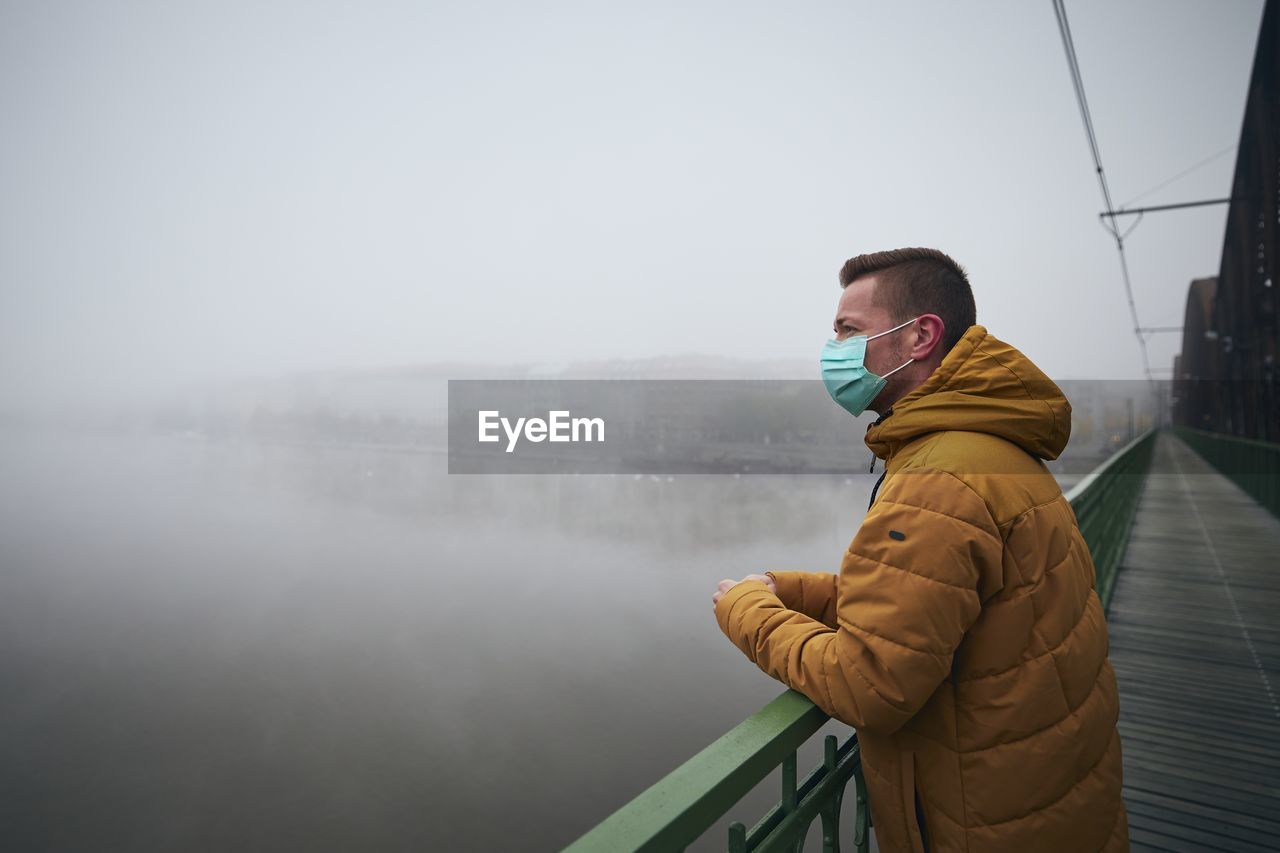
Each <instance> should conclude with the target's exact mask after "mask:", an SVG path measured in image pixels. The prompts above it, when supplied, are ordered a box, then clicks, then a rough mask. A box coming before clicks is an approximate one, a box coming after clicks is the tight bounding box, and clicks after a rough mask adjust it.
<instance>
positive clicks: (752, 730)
mask: <svg viewBox="0 0 1280 853" xmlns="http://www.w3.org/2000/svg"><path fill="white" fill-rule="evenodd" d="M829 719H830V718H829V717H828V716H827V715H826V714H825V713H823V711H822V709H820V708H819V707H818V706H817V705H814V704H813V703H812V702H810V701H809V699H808V698H807V697H805V696H804V695H803V694H801V693H797V692H796V691H794V690H788V691H786V692H785V693H783V694H782V695H781V696H779V697H778V698H776V699H774V700H773V701H772V702H770V703H769V704H768V705H765V706H764V707H763V708H761V709H760V710H759V711H756V712H755V713H754V714H752V715H751V716H750V717H747V719H745V720H743V721H742V722H741V723H739V724H738V725H736V726H734V727H733V728H732V729H730V730H729V731H728V732H726V733H724V734H723V735H721V736H720V737H719V738H717V739H716V740H715V742H713V743H712V744H711V745H710V746H708V747H706V748H705V749H703V750H702V751H701V752H699V753H698V754H697V755H695V756H693V757H692V758H690V759H689V760H688V761H686V762H685V763H684V764H681V765H680V766H679V767H677V768H676V769H675V770H672V771H671V772H670V773H668V774H667V775H666V776H664V777H663V778H662V779H661V780H659V781H658V782H656V783H654V784H653V785H651V786H649V788H648V789H646V790H645V791H644V792H643V793H641V794H640V795H639V796H637V797H636V798H635V799H634V800H632V801H631V802H629V803H627V804H626V805H625V806H623V807H622V808H620V809H619V810H618V811H616V812H614V813H613V814H612V815H610V816H609V817H607V818H605V820H604V821H603V822H602V823H600V824H599V825H597V826H596V828H595V829H593V830H591V831H590V832H588V833H587V834H586V835H584V836H582V837H581V838H579V839H578V840H577V841H575V842H574V843H573V844H571V845H569V847H567V848H566V849H565V853H585V851H596V850H599V851H609V852H610V853H614V851H620V850H646V851H647V850H660V851H669V850H678V849H681V848H683V847H684V846H685V845H687V844H688V843H689V842H690V839H693V838H696V837H697V836H699V835H701V834H702V833H703V832H705V831H706V830H707V829H709V828H710V827H711V826H712V825H713V824H714V823H715V822H716V821H718V820H720V819H721V818H722V817H724V814H725V812H727V811H728V810H729V809H730V808H731V807H732V806H733V804H734V803H736V802H738V801H739V800H740V799H742V798H743V797H744V796H745V795H746V794H747V793H748V792H749V791H750V790H751V789H752V788H754V787H755V786H756V784H757V783H759V782H760V780H761V779H764V778H765V777H766V776H768V775H769V773H771V772H772V771H774V770H775V769H777V767H778V765H779V764H781V763H782V760H783V759H784V758H785V757H786V756H787V755H789V754H791V753H792V752H794V751H795V750H796V748H797V747H799V746H800V745H801V744H803V743H804V742H805V741H807V740H808V739H809V738H810V737H812V736H813V735H814V734H815V733H816V732H817V731H818V730H819V729H821V728H822V727H823V726H824V725H825V724H826V723H827V721H828V720H829ZM635 839H644V841H643V842H642V843H641V845H640V846H638V847H637V846H633V845H634V844H635Z"/></svg>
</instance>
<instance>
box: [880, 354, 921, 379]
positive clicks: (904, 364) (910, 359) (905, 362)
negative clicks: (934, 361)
mask: <svg viewBox="0 0 1280 853" xmlns="http://www.w3.org/2000/svg"><path fill="white" fill-rule="evenodd" d="M913 361H915V359H914V358H909V359H907V360H906V361H904V362H903V363H902V364H899V365H898V366H897V367H895V368H894V369H893V370H890V371H889V372H888V373H886V374H885V375H884V376H881V377H880V378H881V379H888V378H889V377H890V376H892V375H893V374H895V373H897V372H898V371H899V370H901V369H902V368H904V367H906V366H907V365H908V364H910V363H911V362H913Z"/></svg>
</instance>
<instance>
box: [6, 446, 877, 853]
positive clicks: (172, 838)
mask: <svg viewBox="0 0 1280 853" xmlns="http://www.w3.org/2000/svg"><path fill="white" fill-rule="evenodd" d="M860 456H861V454H860ZM0 460H2V466H0V482H2V483H3V485H0V548H2V549H3V552H4V554H5V573H4V575H3V577H2V578H0V648H3V649H4V652H3V661H4V666H3V667H2V668H0V673H3V679H4V681H3V684H4V695H5V696H6V697H8V699H7V701H6V702H5V703H4V706H3V710H2V711H0V713H2V715H3V716H2V717H0V757H2V766H3V767H4V771H3V772H2V773H0V785H2V787H0V794H2V796H0V803H3V805H2V806H0V809H2V810H3V820H2V821H0V822H2V823H3V825H4V826H5V827H6V830H5V833H6V837H7V838H8V839H9V840H10V841H11V842H12V841H20V842H21V843H20V845H19V849H32V850H34V849H64V850H65V849H129V850H166V849H189V850H225V849H261V850H265V849H299V850H301V849H310V850H322V849H328V850H351V849H379V850H383V849H385V850H392V849H405V850H408V849H441V850H460V849H530V850H546V849H554V848H555V847H557V846H560V845H563V844H564V843H567V842H568V841H570V840H572V838H574V837H576V835H577V834H579V833H580V832H582V831H585V830H586V829H587V828H589V827H590V826H591V825H592V824H593V823H595V822H596V821H597V820H599V819H600V818H602V817H603V816H604V815H605V814H607V813H608V812H609V811H610V810H612V808H614V807H615V806H617V805H618V804H620V803H621V802H624V801H625V800H626V799H628V798H629V797H630V796H632V795H633V794H635V793H638V792H639V791H640V790H642V789H643V788H644V787H646V786H647V785H648V784H650V783H651V782H653V781H655V780H656V779H658V778H660V777H661V776H662V775H663V774H664V773H665V772H667V771H668V770H670V769H671V768H673V767H675V766H676V765H677V764H679V763H680V762H681V761H683V760H684V759H685V758H687V757H688V756H689V755H691V754H692V753H694V752H696V751H697V750H698V749H700V748H701V747H703V746H705V745H706V744H707V743H709V742H710V741H712V740H714V739H715V737H717V736H718V735H719V734H721V733H723V732H724V731H725V730H727V729H728V728H729V727H731V726H732V725H734V724H736V723H737V722H739V721H740V720H741V719H742V718H743V717H745V716H746V715H747V714H748V713H750V712H751V711H753V710H755V709H756V708H758V707H759V706H761V705H763V704H764V703H765V702H766V701H768V700H769V699H771V698H772V697H773V696H774V695H776V694H777V693H778V692H779V690H780V688H779V687H778V685H776V683H774V682H771V681H770V680H769V679H767V678H765V677H764V676H762V675H760V674H759V673H757V672H756V671H755V670H754V668H753V667H751V665H750V664H749V663H748V662H747V661H745V660H743V659H742V656H741V654H740V653H739V652H738V651H737V650H736V649H734V648H733V647H732V646H731V645H730V644H728V643H727V642H725V640H724V638H723V636H722V635H721V634H720V632H719V630H718V628H717V627H716V625H715V621H714V619H713V617H712V614H711V607H710V593H711V591H712V589H713V588H714V584H715V583H716V582H717V581H718V580H719V579H720V578H721V577H723V576H726V575H736V574H743V573H746V572H748V571H756V570H765V569H770V568H783V567H786V568H803V569H813V570H834V569H835V568H836V566H837V565H838V559H839V555H840V554H841V553H842V550H843V548H844V546H845V545H847V541H848V539H849V538H850V535H851V531H852V530H853V529H854V527H855V525H856V523H857V521H858V519H859V518H860V517H861V515H862V511H863V509H864V508H865V505H866V500H867V495H868V487H869V485H870V480H871V478H870V477H869V476H864V477H851V478H849V482H847V483H846V482H845V480H844V479H841V478H818V477H808V478H784V477H755V478H742V479H733V478H732V477H689V478H678V477H677V478H673V479H671V480H670V481H667V480H665V479H664V480H657V481H655V480H653V479H649V478H645V479H640V480H636V479H634V478H630V477H627V478H621V477H578V478H575V477H509V478H503V477H453V478H450V477H448V476H447V475H445V474H444V473H443V471H442V463H443V460H442V459H440V458H439V457H432V456H428V455H417V456H412V455H409V456H406V455H402V454H392V453H378V452H370V451H360V450H343V449H327V450H319V449H315V448H296V447H285V446H259V445H238V444H223V445H220V444H208V443H205V442H203V441H192V440H187V439H181V438H156V437H145V438H136V437H133V438H131V437H121V436H98V437H85V436H74V435H52V436H51V435H32V434H29V433H23V434H8V435H6V436H5V441H4V442H3V443H2V444H0ZM677 662H678V663H677ZM770 787H771V788H772V787H773V786H772V785H770ZM757 814H758V813H751V812H745V813H743V814H740V815H739V817H740V818H741V819H743V820H746V821H748V822H750V820H752V819H753V818H754V817H755V816H757ZM721 841H722V839H721Z"/></svg>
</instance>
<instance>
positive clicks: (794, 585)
mask: <svg viewBox="0 0 1280 853" xmlns="http://www.w3.org/2000/svg"><path fill="white" fill-rule="evenodd" d="M765 574H767V575H768V576H769V577H771V578H773V582H774V585H775V586H777V588H778V600H779V601H781V602H782V605H783V607H786V608H787V609H788V610H794V611H795V612H797V613H803V614H804V615H805V616H809V617H811V618H813V619H817V620H818V621H819V622H821V623H822V624H824V625H826V626H828V627H831V628H834V627H836V576H835V575H833V574H832V573H831V572H765Z"/></svg>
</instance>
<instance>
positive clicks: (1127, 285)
mask: <svg viewBox="0 0 1280 853" xmlns="http://www.w3.org/2000/svg"><path fill="white" fill-rule="evenodd" d="M1053 12H1054V14H1055V15H1056V16H1057V19H1058V32H1059V34H1061V36H1062V47H1063V49H1064V50H1065V51H1066V54H1067V68H1068V70H1069V71H1070V72H1071V85H1072V87H1073V88H1074V89H1075V93H1076V103H1077V105H1078V106H1079V107H1080V119H1081V121H1082V122H1083V124H1084V133H1085V137H1086V138H1087V140H1088V142H1089V153H1090V156H1092V157H1093V167H1094V171H1095V172H1096V173H1097V176H1098V187H1099V189H1101V190H1102V202H1103V204H1104V205H1106V210H1107V212H1108V213H1114V212H1115V205H1113V204H1112V203H1111V188H1110V187H1108V186H1107V175H1106V172H1105V171H1103V168H1102V153H1101V151H1100V150H1099V148H1098V134H1097V132H1096V131H1095V129H1094V126H1093V117H1092V115H1091V114H1090V112H1089V100H1088V98H1086V97H1085V93H1084V79H1083V78H1082V77H1081V76H1080V62H1079V60H1078V59H1077V57H1076V47H1075V42H1074V40H1073V39H1072V38H1071V24H1070V23H1069V22H1068V21H1067V8H1066V5H1065V4H1064V0H1053ZM1103 227H1105V228H1106V229H1107V232H1108V233H1110V234H1111V236H1112V237H1114V238H1115V241H1116V252H1117V254H1118V255H1119V257H1120V274H1121V276H1122V277H1123V279H1124V293H1125V298H1126V299H1127V300H1128V302H1129V315H1130V317H1131V318H1132V319H1133V336H1134V338H1136V339H1137V341H1138V348H1139V351H1140V352H1141V353H1142V370H1143V373H1144V375H1145V376H1147V378H1148V379H1150V378H1151V361H1150V358H1149V357H1148V355H1147V338H1146V336H1145V335H1144V334H1142V332H1141V329H1142V323H1141V322H1140V321H1139V320H1138V306H1137V304H1136V303H1135V302H1134V299H1133V283H1132V281H1131V280H1130V277H1129V261H1128V258H1126V257H1125V253H1124V238H1125V234H1122V233H1121V232H1120V231H1119V230H1118V229H1117V228H1116V225H1115V220H1114V218H1113V219H1112V220H1111V222H1109V223H1108V222H1106V221H1104V222H1103ZM1126 233H1127V232H1126Z"/></svg>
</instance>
